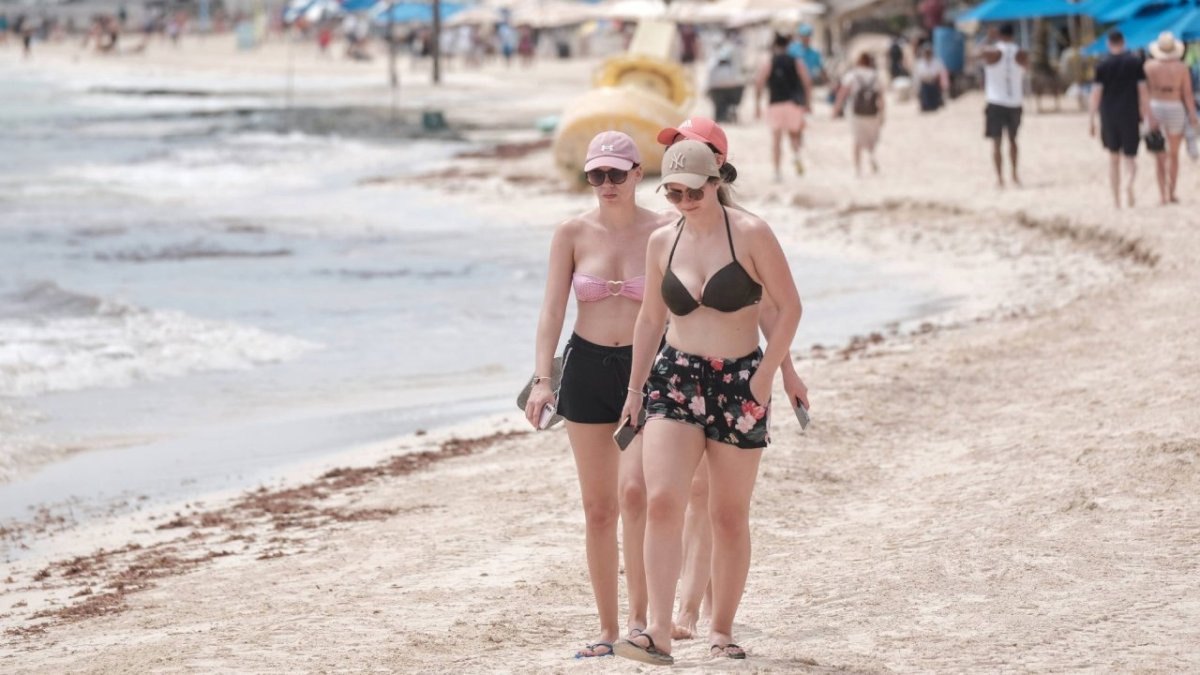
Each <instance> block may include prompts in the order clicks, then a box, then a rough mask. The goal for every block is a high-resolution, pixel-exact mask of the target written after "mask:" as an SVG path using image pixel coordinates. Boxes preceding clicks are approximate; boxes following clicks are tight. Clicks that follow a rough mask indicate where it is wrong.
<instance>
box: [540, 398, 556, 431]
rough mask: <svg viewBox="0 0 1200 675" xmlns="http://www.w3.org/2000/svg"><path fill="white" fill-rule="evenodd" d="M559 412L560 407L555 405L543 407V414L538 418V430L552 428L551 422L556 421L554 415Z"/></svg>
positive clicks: (550, 404) (549, 404)
mask: <svg viewBox="0 0 1200 675" xmlns="http://www.w3.org/2000/svg"><path fill="white" fill-rule="evenodd" d="M557 411H558V407H557V406H555V405H554V404H553V403H547V404H546V405H544V406H542V414H541V415H540V416H538V429H545V428H546V427H548V426H550V420H552V419H554V413H555V412H557Z"/></svg>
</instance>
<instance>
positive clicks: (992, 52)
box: [979, 45, 1000, 64]
mask: <svg viewBox="0 0 1200 675" xmlns="http://www.w3.org/2000/svg"><path fill="white" fill-rule="evenodd" d="M979 55H980V56H982V57H983V60H984V61H985V62H987V63H988V64H995V63H999V62H1000V50H999V49H997V48H996V47H995V46H993V45H988V46H987V47H984V48H983V51H981V52H980V53H979Z"/></svg>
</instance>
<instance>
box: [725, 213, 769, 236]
mask: <svg viewBox="0 0 1200 675" xmlns="http://www.w3.org/2000/svg"><path fill="white" fill-rule="evenodd" d="M729 224H730V225H731V226H732V227H733V229H734V231H736V232H737V233H738V234H741V235H744V236H747V237H750V238H751V239H757V238H759V237H763V236H769V237H773V236H775V235H774V233H773V232H772V231H771V226H770V225H768V224H767V221H765V220H763V219H762V218H760V217H758V216H756V215H754V214H753V213H750V212H749V211H743V210H741V209H729Z"/></svg>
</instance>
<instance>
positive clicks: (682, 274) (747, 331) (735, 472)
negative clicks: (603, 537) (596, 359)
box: [616, 140, 801, 665]
mask: <svg viewBox="0 0 1200 675" xmlns="http://www.w3.org/2000/svg"><path fill="white" fill-rule="evenodd" d="M663 173H664V175H663V178H662V182H661V184H660V189H665V190H666V197H667V200H668V201H670V202H671V203H672V204H675V205H676V206H677V208H678V209H679V211H680V212H681V213H682V214H683V217H681V218H680V219H679V222H678V224H677V225H676V226H675V227H671V228H662V229H660V230H659V231H657V232H655V233H654V234H653V235H652V236H651V237H650V243H649V247H648V248H647V251H646V288H647V292H646V295H645V298H644V299H643V301H642V309H641V311H640V312H639V313H638V318H637V323H636V327H635V329H634V345H633V365H632V368H631V374H630V378H629V383H630V386H629V388H628V392H629V393H628V395H627V396H626V399H625V405H624V408H623V410H622V413H621V414H622V416H627V415H637V414H638V413H639V412H640V411H641V410H642V409H643V406H644V407H645V410H646V414H647V421H646V425H645V428H644V430H643V432H642V434H643V441H642V443H643V470H644V475H645V481H646V545H645V550H644V555H645V564H646V582H647V591H648V594H649V610H648V618H649V625H648V626H647V627H646V630H645V631H643V632H641V633H639V634H637V635H630V636H629V637H627V638H625V639H622V640H620V641H619V642H618V643H617V644H616V653H617V655H618V656H621V657H624V658H628V659H633V660H636V661H640V662H643V663H649V664H653V665H671V664H673V663H674V661H675V659H674V658H673V657H672V656H671V629H672V616H671V612H672V606H673V605H674V601H675V588H676V584H677V583H678V581H679V572H680V565H681V549H682V537H681V535H682V530H683V520H684V512H685V508H686V506H687V502H688V491H689V487H690V486H691V483H692V477H693V476H694V474H695V471H696V467H697V465H698V464H699V463H700V459H701V457H704V458H705V459H706V460H707V462H708V471H709V497H708V506H709V514H710V518H711V520H712V528H713V544H714V551H715V555H714V556H713V564H712V586H713V600H712V620H711V623H710V628H709V642H710V645H711V646H710V654H711V655H712V656H714V657H725V658H733V659H744V658H746V652H745V650H743V649H742V648H741V647H739V646H738V645H737V644H736V643H735V642H734V641H733V634H732V633H733V621H734V617H735V616H736V614H737V608H738V604H739V603H740V602H741V597H742V592H743V590H744V589H745V585H746V577H747V574H748V573H749V566H750V529H749V515H750V498H751V495H752V494H753V492H754V483H755V479H756V477H757V475H758V464H759V460H760V458H761V457H762V450H763V448H765V447H766V446H767V443H768V434H767V432H768V429H767V425H768V406H769V404H770V394H771V385H772V380H773V378H774V376H775V372H776V371H777V370H778V369H779V366H780V364H781V363H782V362H783V359H785V358H788V355H789V352H790V346H791V342H792V338H793V337H794V336H795V334H796V327H797V324H798V323H799V321H800V314H801V307H800V297H799V295H798V294H797V292H796V286H795V282H794V280H793V278H792V273H791V270H790V269H789V267H788V262H787V258H786V257H785V256H784V253H783V249H782V248H781V247H780V245H779V242H778V240H777V239H776V238H775V235H774V233H772V231H771V228H770V226H769V225H767V224H766V223H765V222H763V221H762V220H761V219H760V218H757V217H755V216H753V215H751V214H749V213H747V212H745V211H741V210H738V209H731V208H728V207H726V206H724V205H723V204H721V202H720V200H719V198H718V195H717V193H718V191H719V189H720V187H721V182H722V181H721V173H720V168H719V167H718V166H717V160H716V156H715V154H714V153H713V152H712V150H711V149H710V148H708V146H706V145H705V144H704V143H701V142H699V141H693V140H685V141H680V142H678V143H676V144H674V145H672V146H671V147H670V148H669V149H668V150H667V152H666V154H665V156H664V157H663ZM764 295H765V296H766V297H769V298H770V299H771V300H772V302H773V303H774V304H775V305H776V306H777V307H778V315H777V317H776V321H775V325H774V326H773V328H772V329H771V334H770V335H769V336H768V337H767V348H766V351H765V352H764V351H763V350H762V349H760V348H759V346H758V342H759V340H758V325H759V319H760V309H761V306H760V304H759V303H760V300H761V299H762V298H763V297H764ZM668 317H669V318H670V325H669V328H668V327H667V319H668ZM664 328H667V333H666V340H665V343H664V344H663V346H662V347H661V348H660V349H658V355H657V357H655V349H656V348H657V347H658V345H659V344H660V342H661V341H662V335H663V329H664Z"/></svg>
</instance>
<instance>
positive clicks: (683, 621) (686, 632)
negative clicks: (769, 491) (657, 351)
mask: <svg viewBox="0 0 1200 675" xmlns="http://www.w3.org/2000/svg"><path fill="white" fill-rule="evenodd" d="M682 140H693V141H700V142H701V143H705V144H707V145H708V147H709V148H710V149H711V150H712V151H713V153H715V155H716V160H717V165H718V166H719V167H720V171H721V183H722V184H721V187H720V189H719V190H718V192H717V197H718V199H719V201H720V202H721V203H722V204H724V205H726V206H733V207H734V208H738V207H737V206H736V204H734V202H733V199H732V197H731V196H730V194H729V189H728V187H727V186H729V185H731V184H732V183H733V182H734V181H735V180H737V169H736V168H735V167H734V166H733V164H731V163H729V161H728V155H729V139H728V138H727V137H726V135H725V130H724V129H722V128H721V125H720V124H717V123H716V122H715V121H713V120H711V119H709V118H707V117H701V116H695V117H689V118H688V119H686V120H684V121H683V123H682V124H680V125H679V126H678V127H671V128H667V129H663V130H662V131H660V132H658V142H659V143H662V144H663V145H665V146H668V147H670V146H671V145H674V144H675V143H676V142H678V141H682ZM778 312H779V310H778V308H777V307H776V306H775V305H774V303H771V302H770V301H769V300H768V301H767V302H764V303H763V305H762V313H761V318H760V320H759V325H760V327H761V328H762V332H763V334H764V335H770V334H771V328H772V327H773V326H774V325H775V321H776V317H777V315H778ZM780 370H781V371H782V372H783V389H784V391H785V392H786V393H787V395H788V400H789V401H791V402H801V403H802V405H803V406H804V407H805V408H808V405H809V403H808V388H807V387H806V386H805V385H804V381H803V380H801V379H800V375H799V374H798V373H797V372H796V367H795V365H794V364H793V363H792V360H791V359H790V358H789V359H785V360H784V361H783V364H782V365H781V366H780ZM711 562H712V525H711V522H710V521H709V517H708V464H707V462H706V461H705V460H704V459H703V458H701V460H700V465H699V466H697V467H696V475H695V477H694V478H693V479H692V491H691V494H690V496H689V499H688V505H687V514H686V515H685V516H684V524H683V572H682V574H681V575H680V588H679V611H678V613H677V614H676V615H675V622H674V624H675V625H674V627H673V628H672V635H671V636H672V637H673V638H674V639H676V640H690V639H692V638H694V637H695V636H696V624H697V622H698V621H699V619H700V615H701V606H702V604H704V600H705V599H706V598H707V600H708V603H707V604H708V609H709V610H710V611H711V609H712V596H711V593H710V592H708V591H710V589H709V571H710V568H711Z"/></svg>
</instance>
